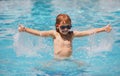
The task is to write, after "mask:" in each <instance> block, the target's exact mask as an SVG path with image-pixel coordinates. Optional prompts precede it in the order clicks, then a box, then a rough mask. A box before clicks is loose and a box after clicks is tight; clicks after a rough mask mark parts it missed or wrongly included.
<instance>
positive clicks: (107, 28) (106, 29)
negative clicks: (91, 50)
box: [103, 24, 112, 32]
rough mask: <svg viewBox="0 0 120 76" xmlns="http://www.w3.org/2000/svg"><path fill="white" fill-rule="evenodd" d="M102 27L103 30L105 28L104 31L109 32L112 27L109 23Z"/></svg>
mask: <svg viewBox="0 0 120 76" xmlns="http://www.w3.org/2000/svg"><path fill="white" fill-rule="evenodd" d="M103 28H104V30H105V31H106V32H110V31H111V30H112V27H111V26H110V24H108V25H106V26H105V27H103Z"/></svg>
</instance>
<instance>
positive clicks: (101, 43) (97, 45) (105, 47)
mask: <svg viewBox="0 0 120 76" xmlns="http://www.w3.org/2000/svg"><path fill="white" fill-rule="evenodd" d="M113 33H114V32H111V33H99V34H94V35H91V36H90V37H89V38H88V41H89V49H88V51H87V54H88V56H99V55H100V56H105V55H103V54H102V52H107V51H111V50H112V46H113V43H114V38H113V37H114V36H113V35H114V34H113Z"/></svg>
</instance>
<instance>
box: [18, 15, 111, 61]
mask: <svg viewBox="0 0 120 76" xmlns="http://www.w3.org/2000/svg"><path fill="white" fill-rule="evenodd" d="M55 27H56V30H50V31H37V30H33V29H30V28H26V27H24V26H23V25H20V26H19V28H18V29H19V31H20V32H27V33H30V34H33V35H37V36H43V37H52V38H53V40H54V58H55V59H66V58H69V57H70V56H71V54H72V40H73V38H74V37H83V36H89V35H92V34H94V33H100V32H110V31H111V26H110V25H107V26H105V27H102V28H95V29H91V30H87V31H70V29H71V27H72V24H71V19H70V17H69V16H68V15H67V14H59V15H58V16H57V17H56V23H55Z"/></svg>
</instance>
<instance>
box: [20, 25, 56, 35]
mask: <svg viewBox="0 0 120 76" xmlns="http://www.w3.org/2000/svg"><path fill="white" fill-rule="evenodd" d="M18 30H19V32H27V33H30V34H33V35H37V36H43V37H48V36H52V37H54V31H53V30H50V31H38V30H33V29H30V28H26V27H24V26H23V25H19V28H18Z"/></svg>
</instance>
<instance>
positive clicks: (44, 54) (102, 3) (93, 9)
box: [0, 0, 120, 76]
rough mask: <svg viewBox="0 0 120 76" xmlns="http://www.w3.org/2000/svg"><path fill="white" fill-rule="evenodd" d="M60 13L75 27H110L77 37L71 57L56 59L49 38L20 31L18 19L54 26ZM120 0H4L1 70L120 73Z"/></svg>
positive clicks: (74, 75)
mask: <svg viewBox="0 0 120 76" xmlns="http://www.w3.org/2000/svg"><path fill="white" fill-rule="evenodd" d="M60 13H66V14H68V15H69V16H70V17H71V19H72V26H73V28H72V30H79V31H82V30H87V29H92V28H98V27H103V26H105V25H106V24H108V23H110V24H111V25H112V27H113V30H112V31H111V32H110V33H99V34H96V35H92V36H88V37H82V38H75V39H74V40H73V54H72V59H73V60H77V61H80V62H83V63H84V65H80V66H79V65H77V64H75V63H73V62H72V61H71V60H63V61H55V60H54V59H53V42H52V39H51V38H42V37H36V36H33V35H30V34H27V33H19V32H18V30H17V28H18V24H24V25H25V26H26V27H29V28H33V29H37V30H51V29H52V30H53V29H55V27H54V24H55V18H56V16H57V15H58V14H60ZM119 50H120V1H119V0H114V1H113V0H84V1H83V0H71V1H70V0H59V1H58V0H15V1H13V0H0V76H119V75H120V52H119Z"/></svg>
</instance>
